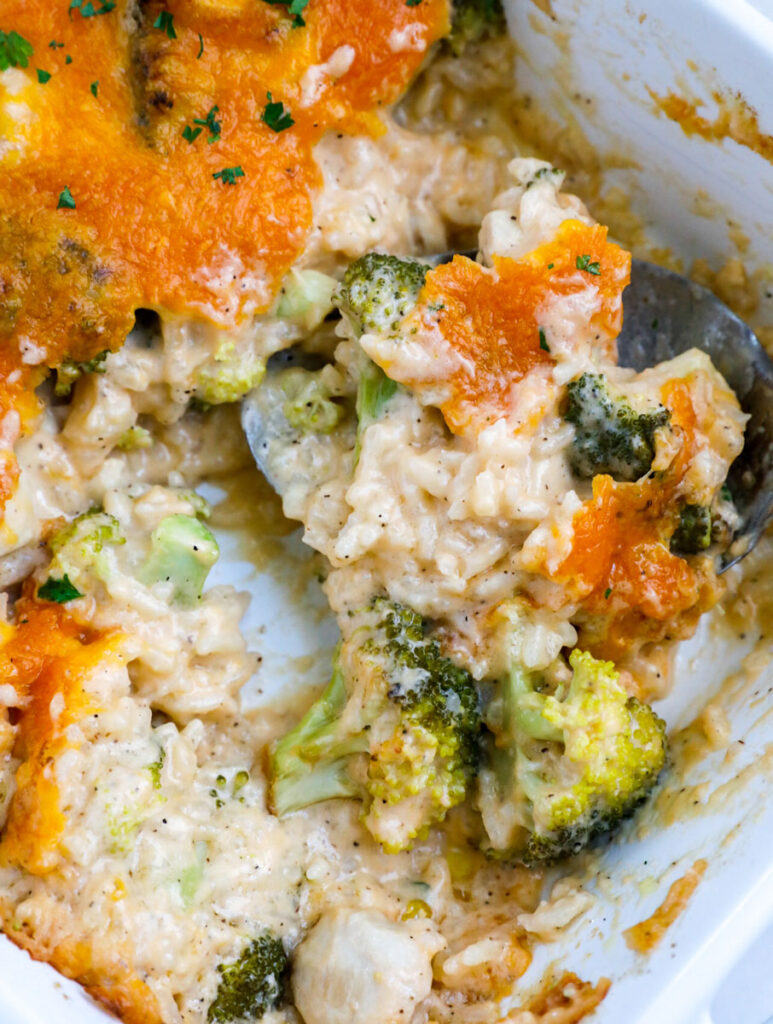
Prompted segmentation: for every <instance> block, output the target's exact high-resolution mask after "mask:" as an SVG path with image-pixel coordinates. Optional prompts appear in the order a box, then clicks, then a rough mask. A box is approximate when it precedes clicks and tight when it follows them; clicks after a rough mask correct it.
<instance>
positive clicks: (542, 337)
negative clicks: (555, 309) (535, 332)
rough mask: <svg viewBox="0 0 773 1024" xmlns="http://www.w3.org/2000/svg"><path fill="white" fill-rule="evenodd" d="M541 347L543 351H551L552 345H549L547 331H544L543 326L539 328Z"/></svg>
mask: <svg viewBox="0 0 773 1024" xmlns="http://www.w3.org/2000/svg"><path fill="white" fill-rule="evenodd" d="M539 347H540V348H541V349H542V351H543V352H549V351H550V347H549V345H548V342H547V338H546V337H545V332H544V331H543V329H542V328H541V327H540V329H539Z"/></svg>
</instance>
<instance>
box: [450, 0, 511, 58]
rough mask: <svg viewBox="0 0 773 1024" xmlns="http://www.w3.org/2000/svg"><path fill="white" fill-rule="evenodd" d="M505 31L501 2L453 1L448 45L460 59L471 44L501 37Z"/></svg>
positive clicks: (483, 0) (489, 0)
mask: <svg viewBox="0 0 773 1024" xmlns="http://www.w3.org/2000/svg"><path fill="white" fill-rule="evenodd" d="M504 30H505V13H504V10H503V9H502V3H501V0H453V10H452V13H451V33H450V35H449V36H448V38H447V39H446V45H447V46H448V48H449V49H450V50H451V52H452V53H453V54H454V56H456V57H458V56H459V55H460V54H461V53H462V52H463V51H464V50H465V49H466V47H467V46H469V45H470V44H471V43H478V42H480V41H481V40H482V39H488V38H491V37H492V36H498V35H501V34H502V33H503V32H504Z"/></svg>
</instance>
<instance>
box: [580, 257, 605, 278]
mask: <svg viewBox="0 0 773 1024" xmlns="http://www.w3.org/2000/svg"><path fill="white" fill-rule="evenodd" d="M575 266H576V267H577V269H578V270H586V271H587V272H588V273H589V274H595V276H596V277H598V275H599V274H600V273H601V265H600V264H599V263H591V259H590V256H589V255H588V253H587V252H586V253H583V255H582V256H578V257H577V262H576V264H575Z"/></svg>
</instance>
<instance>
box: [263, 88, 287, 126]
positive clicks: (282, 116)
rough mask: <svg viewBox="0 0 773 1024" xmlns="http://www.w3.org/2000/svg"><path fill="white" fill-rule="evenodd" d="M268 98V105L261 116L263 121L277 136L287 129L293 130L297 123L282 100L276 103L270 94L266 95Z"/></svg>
mask: <svg viewBox="0 0 773 1024" xmlns="http://www.w3.org/2000/svg"><path fill="white" fill-rule="evenodd" d="M266 98H267V99H268V103H267V104H266V109H265V110H264V111H263V113H262V115H261V121H263V122H264V123H265V124H267V125H268V127H269V128H270V129H271V131H272V132H276V133H277V135H278V134H279V132H283V131H284V130H285V129H286V128H292V126H293V125H294V124H295V121H294V120H293V118H292V115H291V113H290V111H289V110H286V109H285V105H284V103H282V101H281V100H280V101H278V102H276V103H275V102H274V100H273V98H272V96H271V93H270V92H267V93H266Z"/></svg>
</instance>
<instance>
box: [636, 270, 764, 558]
mask: <svg viewBox="0 0 773 1024" xmlns="http://www.w3.org/2000/svg"><path fill="white" fill-rule="evenodd" d="M690 348H699V349H702V350H703V351H704V352H705V353H706V354H707V355H708V356H709V357H710V359H711V361H712V363H713V364H714V366H715V367H716V368H717V370H719V372H720V373H721V374H722V376H723V377H724V378H725V380H726V381H727V382H728V384H729V385H730V387H731V388H732V389H733V391H734V392H735V394H736V396H737V398H738V401H739V402H740V404H741V408H742V409H743V410H744V412H746V413H748V414H749V422H748V423H747V425H746V434H745V442H744V447H743V451H742V452H741V454H740V455H739V456H738V458H737V459H736V460H735V462H734V463H733V465H732V467H731V469H730V474H729V476H728V479H727V485H728V487H729V488H730V493H731V494H732V496H733V501H734V502H735V506H736V508H737V510H738V513H739V515H740V517H741V523H740V525H739V528H738V530H737V532H736V534H735V536H734V538H733V541H732V543H731V545H730V547H729V548H728V549H727V551H725V553H724V554H723V556H722V562H721V567H720V571H721V572H724V571H725V570H727V569H729V568H730V566H732V565H735V564H736V562H738V561H740V560H741V559H742V558H743V557H744V555H746V554H748V553H749V551H751V550H752V548H753V547H754V546H755V544H756V543H757V541H758V540H759V539H760V537H761V536H762V533H763V532H764V530H765V527H766V526H767V524H768V523H769V522H770V519H771V516H773V363H772V362H771V360H770V359H769V357H768V355H767V354H766V352H765V350H764V349H763V347H762V345H760V343H759V341H758V340H757V338H756V336H755V335H754V333H753V331H752V330H751V329H750V328H749V327H748V326H747V325H746V324H745V323H744V322H743V320H741V319H740V318H739V317H737V316H736V315H735V313H733V312H732V311H731V310H730V309H728V307H727V306H726V305H725V304H724V303H723V302H721V301H720V300H719V299H718V298H717V297H716V295H714V293H713V292H710V291H709V290H708V288H703V287H702V286H701V285H698V284H695V283H694V282H692V281H688V280H687V278H686V277H683V276H682V275H681V274H675V273H674V272H673V271H670V270H664V269H663V268H662V267H658V266H656V265H655V264H653V263H646V262H644V261H643V260H633V265H632V267H631V283H630V285H629V286H628V287H627V288H626V290H625V291H624V292H623V329H622V331H621V332H620V335H619V337H618V340H617V350H618V357H619V362H620V365H621V366H630V367H632V368H633V369H635V370H643V369H645V368H646V367H648V366H654V365H655V364H656V363H660V362H663V361H664V360H666V359H673V358H674V356H678V355H679V354H680V353H682V352H686V351H687V350H688V349H690Z"/></svg>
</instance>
